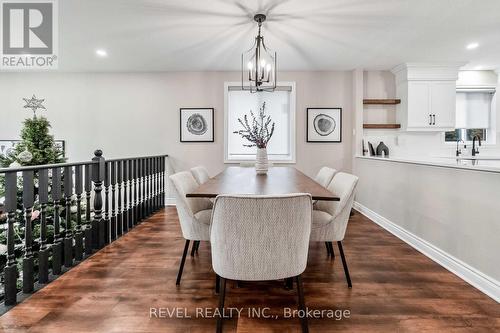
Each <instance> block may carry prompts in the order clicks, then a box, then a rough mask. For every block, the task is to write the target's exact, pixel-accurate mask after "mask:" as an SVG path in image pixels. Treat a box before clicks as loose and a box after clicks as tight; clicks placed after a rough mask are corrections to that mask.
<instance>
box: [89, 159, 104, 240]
mask: <svg viewBox="0 0 500 333" xmlns="http://www.w3.org/2000/svg"><path fill="white" fill-rule="evenodd" d="M94 155H95V157H94V158H93V159H92V161H93V162H94V163H93V164H92V181H93V182H94V220H93V226H92V227H94V226H95V228H96V230H97V248H98V249H101V248H103V247H104V220H103V219H102V193H101V192H102V182H103V176H104V164H105V160H104V157H102V151H101V150H96V151H95V153H94Z"/></svg>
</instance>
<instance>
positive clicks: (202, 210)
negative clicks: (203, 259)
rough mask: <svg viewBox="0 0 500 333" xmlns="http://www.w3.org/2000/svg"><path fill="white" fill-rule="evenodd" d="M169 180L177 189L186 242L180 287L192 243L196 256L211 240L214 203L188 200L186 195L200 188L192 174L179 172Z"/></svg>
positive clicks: (180, 217)
mask: <svg viewBox="0 0 500 333" xmlns="http://www.w3.org/2000/svg"><path fill="white" fill-rule="evenodd" d="M169 178H170V180H171V181H172V183H173V185H174V188H175V196H176V207H177V213H178V215H179V222H180V225H181V230H182V236H183V237H184V239H185V240H186V242H185V244H184V251H183V253H182V258H181V263H180V266H179V272H178V274H177V280H176V284H177V285H179V284H180V282H181V277H182V271H183V269H184V263H185V261H186V255H187V252H188V249H189V243H190V241H194V244H193V249H194V250H193V251H191V254H192V255H194V252H195V251H197V250H198V247H199V244H200V241H209V240H210V218H211V216H212V202H211V201H210V200H208V199H205V198H186V193H189V192H192V191H194V190H195V189H196V188H197V187H198V186H199V185H198V183H197V182H196V180H195V179H194V177H193V175H191V173H190V172H187V171H182V172H178V173H176V174H174V175H172V176H170V177H169Z"/></svg>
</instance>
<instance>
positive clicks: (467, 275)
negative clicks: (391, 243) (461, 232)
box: [354, 202, 500, 303]
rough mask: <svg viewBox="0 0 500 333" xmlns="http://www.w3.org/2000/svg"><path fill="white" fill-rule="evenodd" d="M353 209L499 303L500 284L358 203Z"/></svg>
mask: <svg viewBox="0 0 500 333" xmlns="http://www.w3.org/2000/svg"><path fill="white" fill-rule="evenodd" d="M354 209H356V210H357V211H358V212H360V213H361V214H363V215H364V216H366V217H367V218H369V219H370V220H372V221H373V222H375V223H376V224H378V225H379V226H381V227H382V228H384V229H385V230H387V231H389V232H390V233H391V234H393V235H394V236H396V237H398V238H399V239H401V240H402V241H404V242H405V243H407V244H409V245H410V246H412V247H413V248H414V249H416V250H417V251H419V252H421V253H422V254H424V255H425V256H427V257H429V258H430V259H432V260H433V261H435V262H436V263H438V264H439V265H441V266H443V267H444V268H446V269H447V270H449V271H450V272H452V273H453V274H455V275H457V276H458V277H459V278H461V279H462V280H464V281H466V282H467V283H469V284H471V285H472V286H474V287H475V288H477V289H479V290H480V291H482V292H483V293H485V294H486V295H488V296H489V297H491V298H493V299H494V300H495V301H497V302H498V303H500V282H498V281H496V280H495V279H493V278H491V277H489V276H487V275H486V274H483V273H482V272H480V271H478V270H477V269H475V268H473V267H471V266H469V265H468V264H466V263H464V262H463V261H461V260H460V259H457V258H455V257H454V256H452V255H450V254H448V253H446V252H444V251H443V250H441V249H439V248H437V247H436V246H434V245H432V244H431V243H429V242H427V241H426V240H424V239H422V238H420V237H418V236H416V235H414V234H412V233H411V232H409V231H407V230H405V229H403V228H402V227H400V226H398V225H397V224H395V223H394V222H392V221H389V220H388V219H386V218H385V217H383V216H381V215H379V214H377V213H375V212H374V211H372V210H371V209H369V208H367V207H365V206H363V205H362V204H360V203H359V202H355V203H354ZM492 264H493V263H492Z"/></svg>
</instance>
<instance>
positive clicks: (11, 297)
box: [3, 172, 17, 305]
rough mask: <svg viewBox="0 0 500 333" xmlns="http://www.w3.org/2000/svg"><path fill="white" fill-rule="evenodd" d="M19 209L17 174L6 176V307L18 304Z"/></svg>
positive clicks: (10, 173)
mask: <svg viewBox="0 0 500 333" xmlns="http://www.w3.org/2000/svg"><path fill="white" fill-rule="evenodd" d="M16 209H17V174H16V173H15V172H8V173H6V174H5V210H6V211H7V264H6V265H5V268H4V270H3V271H4V294H5V295H4V299H5V305H14V304H16V301H17V298H16V295H17V288H16V280H17V265H16V255H15V252H14V242H15V240H14V223H15V222H16Z"/></svg>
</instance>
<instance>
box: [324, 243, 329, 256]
mask: <svg viewBox="0 0 500 333" xmlns="http://www.w3.org/2000/svg"><path fill="white" fill-rule="evenodd" d="M325 246H326V253H327V254H328V256H330V244H328V242H325Z"/></svg>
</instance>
